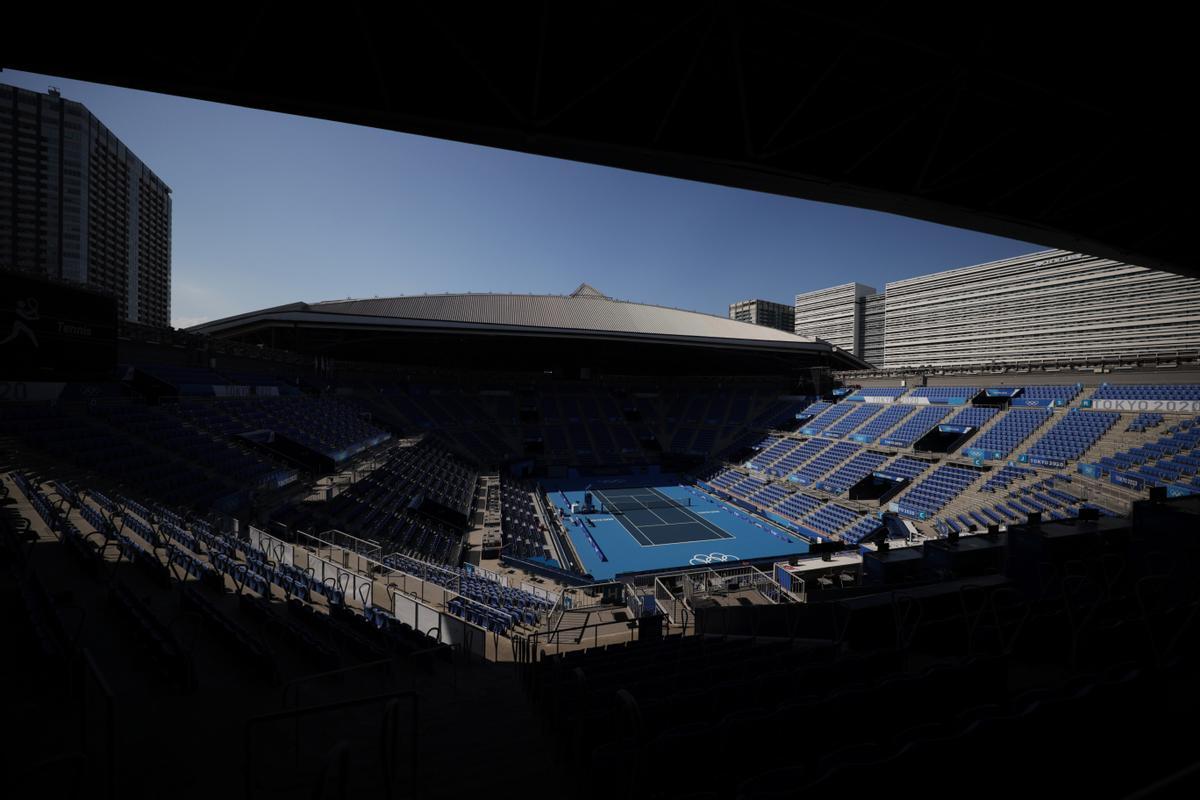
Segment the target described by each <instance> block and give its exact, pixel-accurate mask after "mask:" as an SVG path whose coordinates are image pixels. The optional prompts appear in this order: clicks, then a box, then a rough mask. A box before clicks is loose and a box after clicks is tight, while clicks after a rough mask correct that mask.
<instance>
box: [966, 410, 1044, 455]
mask: <svg viewBox="0 0 1200 800" xmlns="http://www.w3.org/2000/svg"><path fill="white" fill-rule="evenodd" d="M1052 413H1053V412H1051V411H1050V409H1048V408H1011V409H1009V410H1008V411H1005V412H1004V417H1003V418H1002V419H1001V420H1000V421H999V422H997V423H996V424H995V425H993V426H992V427H991V428H990V429H989V430H988V431H987V432H986V433H984V434H983V435H982V436H980V437H978V438H977V439H975V440H973V441H971V442H969V443H968V445H967V446H968V447H971V448H978V449H980V450H983V451H985V452H986V455H985V456H984V457H985V458H1003V457H1005V456H1007V455H1008V454H1009V453H1011V452H1012V451H1013V449H1014V448H1016V446H1017V445H1019V444H1020V443H1021V442H1023V441H1025V439H1026V438H1027V437H1028V436H1029V434H1031V433H1033V431H1035V430H1037V429H1038V427H1040V426H1041V425H1042V424H1043V423H1045V421H1046V420H1047V419H1049V418H1050V415H1051V414H1052ZM997 454H998V455H997Z"/></svg>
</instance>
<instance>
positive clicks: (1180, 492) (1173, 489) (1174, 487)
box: [1167, 483, 1196, 497]
mask: <svg viewBox="0 0 1200 800" xmlns="http://www.w3.org/2000/svg"><path fill="white" fill-rule="evenodd" d="M1190 494H1196V491H1195V490H1194V489H1189V488H1188V487H1186V486H1179V485H1178V484H1174V483H1172V484H1171V485H1170V486H1168V487H1167V497H1187V496H1188V495H1190Z"/></svg>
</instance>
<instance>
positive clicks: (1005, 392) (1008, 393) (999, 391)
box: [987, 386, 1021, 397]
mask: <svg viewBox="0 0 1200 800" xmlns="http://www.w3.org/2000/svg"><path fill="white" fill-rule="evenodd" d="M1020 393H1021V390H1020V389H1016V388H1012V387H1003V386H1002V387H997V388H995V389H988V390H987V396H988V397H1016V396H1017V395H1018V394H1020Z"/></svg>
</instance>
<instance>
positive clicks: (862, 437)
mask: <svg viewBox="0 0 1200 800" xmlns="http://www.w3.org/2000/svg"><path fill="white" fill-rule="evenodd" d="M850 441H852V442H862V443H863V444H870V443H871V442H873V441H875V437H874V436H868V435H867V434H865V433H854V434H851V435H850Z"/></svg>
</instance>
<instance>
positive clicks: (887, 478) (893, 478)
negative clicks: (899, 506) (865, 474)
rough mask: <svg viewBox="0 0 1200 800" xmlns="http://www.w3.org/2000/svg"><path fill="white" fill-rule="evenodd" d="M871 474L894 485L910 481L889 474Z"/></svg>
mask: <svg viewBox="0 0 1200 800" xmlns="http://www.w3.org/2000/svg"><path fill="white" fill-rule="evenodd" d="M871 474H872V475H873V476H875V477H876V478H882V479H883V480H885V481H892V482H893V483H903V482H904V481H906V480H908V478H906V477H904V476H903V475H892V474H891V473H889V472H872V473H871Z"/></svg>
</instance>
